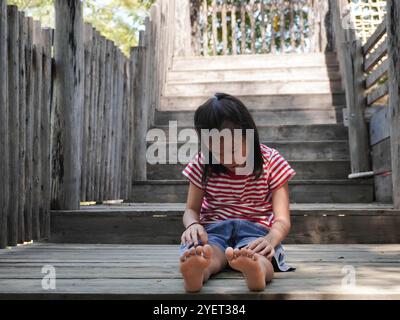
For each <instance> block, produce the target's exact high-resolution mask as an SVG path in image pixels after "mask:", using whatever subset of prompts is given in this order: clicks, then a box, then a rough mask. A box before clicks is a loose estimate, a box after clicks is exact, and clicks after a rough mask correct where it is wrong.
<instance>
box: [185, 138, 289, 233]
mask: <svg viewBox="0 0 400 320" xmlns="http://www.w3.org/2000/svg"><path fill="white" fill-rule="evenodd" d="M260 146H261V152H262V155H263V159H264V165H263V167H264V172H263V173H262V175H261V176H260V178H259V179H257V180H253V178H254V174H249V175H236V174H235V173H233V172H231V171H229V172H228V173H221V174H218V175H217V174H214V173H213V174H212V175H211V176H210V177H209V179H208V183H207V185H206V186H205V187H204V186H203V185H202V183H201V179H202V174H203V163H204V162H203V161H204V156H203V155H201V157H199V155H198V154H196V156H195V157H193V159H192V160H191V161H190V162H189V164H188V165H187V166H186V168H185V169H184V170H183V171H182V174H183V175H184V176H185V177H186V178H188V179H189V181H191V182H192V183H194V184H195V185H196V186H197V187H199V188H201V189H203V190H205V195H204V198H203V202H202V206H201V210H200V222H201V223H202V224H208V223H213V222H216V221H221V220H225V219H244V220H250V221H253V222H256V223H260V224H262V225H264V226H266V227H267V228H270V227H271V226H272V224H273V223H274V213H273V210H272V191H274V190H276V189H278V188H280V187H281V186H282V185H284V184H285V183H286V182H287V181H289V180H290V179H291V178H292V177H293V176H294V175H296V172H295V171H294V170H293V169H292V167H291V166H290V165H289V163H288V162H287V161H286V160H285V159H284V158H283V157H282V156H281V155H280V154H279V152H278V151H277V150H275V149H273V148H269V147H268V146H266V145H264V144H260Z"/></svg>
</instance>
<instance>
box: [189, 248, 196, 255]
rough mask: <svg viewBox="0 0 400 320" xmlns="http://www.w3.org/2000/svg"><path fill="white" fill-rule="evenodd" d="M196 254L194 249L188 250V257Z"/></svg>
mask: <svg viewBox="0 0 400 320" xmlns="http://www.w3.org/2000/svg"><path fill="white" fill-rule="evenodd" d="M195 254H196V249H195V248H191V249H190V250H189V255H191V256H194V255H195Z"/></svg>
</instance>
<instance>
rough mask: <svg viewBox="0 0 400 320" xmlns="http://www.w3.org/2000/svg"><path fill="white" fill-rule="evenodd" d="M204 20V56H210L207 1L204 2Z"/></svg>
mask: <svg viewBox="0 0 400 320" xmlns="http://www.w3.org/2000/svg"><path fill="white" fill-rule="evenodd" d="M203 18H204V29H203V55H204V56H208V4H207V0H203Z"/></svg>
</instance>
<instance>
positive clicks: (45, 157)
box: [40, 28, 52, 239]
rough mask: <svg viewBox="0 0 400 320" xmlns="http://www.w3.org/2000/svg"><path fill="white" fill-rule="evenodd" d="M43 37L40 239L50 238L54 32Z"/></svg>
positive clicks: (46, 31)
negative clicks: (52, 53) (52, 54)
mask: <svg viewBox="0 0 400 320" xmlns="http://www.w3.org/2000/svg"><path fill="white" fill-rule="evenodd" d="M42 36H43V42H42V43H43V56H42V57H43V62H42V110H41V137H40V143H41V147H40V151H41V190H42V196H41V197H42V203H41V209H40V237H41V239H49V237H50V183H51V180H50V177H51V171H50V109H51V81H52V75H51V72H52V56H51V52H52V50H51V49H52V30H51V29H49V28H45V29H44V30H43V31H42Z"/></svg>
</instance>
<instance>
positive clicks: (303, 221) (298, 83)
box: [51, 53, 400, 244]
mask: <svg viewBox="0 0 400 320" xmlns="http://www.w3.org/2000/svg"><path fill="white" fill-rule="evenodd" d="M167 79H168V81H167V84H166V87H165V92H164V95H163V97H162V107H161V109H160V110H157V112H156V115H155V117H156V118H155V123H156V125H155V128H159V129H162V130H164V131H165V133H166V136H167V137H168V124H169V121H177V123H178V132H179V129H183V128H192V127H193V115H194V110H195V109H196V108H197V107H198V106H199V105H200V104H201V103H203V102H204V101H205V100H207V99H208V98H209V97H210V96H212V95H213V94H214V93H215V92H226V93H229V94H232V95H235V96H237V97H239V98H240V99H241V100H242V101H243V102H244V103H245V104H246V105H247V106H248V108H249V109H250V110H251V113H252V114H253V116H254V119H255V121H256V123H257V125H258V128H259V133H260V138H261V141H262V142H263V143H265V144H267V145H268V146H270V147H273V148H276V149H278V150H279V151H280V152H281V153H282V155H283V156H284V157H285V158H286V159H287V160H288V161H289V162H290V164H291V165H292V166H293V168H294V169H295V170H296V171H297V175H296V176H295V178H294V179H293V180H292V181H290V183H289V185H290V199H291V203H292V205H291V212H292V219H293V228H292V231H291V235H290V236H289V238H288V239H287V241H286V243H307V244H317V243H326V244H329V243H394V242H396V241H397V242H398V241H399V240H400V239H399V236H397V235H396V234H397V233H396V231H395V230H393V228H394V226H396V225H398V223H399V221H398V220H399V216H396V212H395V211H394V210H393V209H392V207H391V206H390V205H380V204H377V203H375V202H374V185H373V181H372V179H362V180H349V179H348V178H347V177H348V174H349V173H351V168H350V158H349V146H348V131H347V128H346V126H345V125H344V123H343V112H342V111H343V108H344V107H345V106H346V101H345V100H346V99H345V94H344V92H343V90H342V89H341V79H340V74H339V70H338V64H337V61H336V56H335V54H334V53H328V54H318V53H311V54H287V55H281V56H275V55H257V56H245V55H242V56H236V57H232V56H230V57H221V56H217V57H195V58H175V60H174V62H173V67H172V69H171V70H170V71H169V73H168V75H167ZM178 144H181V142H179V143H178ZM185 165H186V164H154V165H149V164H148V166H147V180H146V181H135V182H134V183H133V185H132V193H131V194H132V196H131V198H130V199H129V200H128V201H126V202H127V203H124V204H122V205H112V206H107V205H104V206H89V207H86V208H85V207H82V208H81V210H80V211H79V213H78V212H73V211H57V212H53V215H52V224H51V230H52V237H51V241H52V242H67V243H68V242H72V243H74V242H75V243H115V244H117V243H125V244H132V243H137V244H178V243H179V241H180V240H179V239H180V234H181V232H182V230H183V226H182V214H183V211H184V208H185V204H184V203H185V202H186V196H187V189H188V182H187V180H185V179H184V176H183V175H182V174H181V172H182V170H183V168H184V167H185ZM372 221H373V223H371V222H372ZM377 226H378V227H377ZM376 228H379V230H380V231H379V232H377V231H376Z"/></svg>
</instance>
